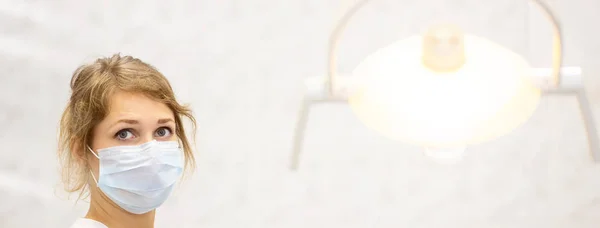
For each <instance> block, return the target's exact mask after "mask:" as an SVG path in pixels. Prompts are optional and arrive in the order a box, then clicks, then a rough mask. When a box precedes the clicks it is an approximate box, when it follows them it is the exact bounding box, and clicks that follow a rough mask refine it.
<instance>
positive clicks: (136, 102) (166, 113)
mask: <svg viewBox="0 0 600 228" xmlns="http://www.w3.org/2000/svg"><path fill="white" fill-rule="evenodd" d="M109 104H110V105H109V109H108V111H109V112H108V115H107V116H106V118H105V120H106V121H118V120H119V119H121V118H129V119H137V120H140V121H143V120H144V119H147V120H154V121H156V119H163V118H173V112H172V111H171V109H169V107H168V106H167V105H166V104H163V103H161V102H158V101H156V100H153V99H151V98H150V97H148V96H146V95H144V94H142V93H133V92H124V91H116V92H115V93H114V94H112V96H111V97H110V102H109Z"/></svg>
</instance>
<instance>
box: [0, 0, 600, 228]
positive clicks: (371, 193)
mask: <svg viewBox="0 0 600 228" xmlns="http://www.w3.org/2000/svg"><path fill="white" fill-rule="evenodd" d="M24 2H27V3H24ZM351 2H353V1H351V0H346V1H341V0H340V1H333V0H286V1H275V0H254V1H239V0H219V1H192V0H188V1H183V0H180V1H158V0H145V1H141V0H136V1H134V0H129V1H117V0H111V1H94V2H93V3H92V1H76V0H55V1H19V0H12V1H9V0H0V32H1V34H2V35H1V36H0V58H1V61H2V64H0V72H1V74H0V126H2V131H0V143H1V144H0V152H1V153H0V227H66V226H68V225H69V224H70V223H71V222H72V221H73V220H74V219H75V218H76V217H78V216H82V215H83V214H84V213H85V210H86V208H87V205H85V203H80V204H78V205H76V206H74V205H73V203H74V201H72V200H71V201H67V200H60V199H59V198H58V197H56V196H54V195H53V191H54V190H53V189H54V188H55V187H56V186H58V185H57V184H58V173H57V160H56V156H55V147H56V145H55V140H56V127H57V121H58V119H59V115H60V113H61V111H62V108H63V107H64V105H65V102H66V99H67V97H68V92H69V91H68V88H69V87H68V81H69V79H70V74H71V72H72V71H73V70H74V69H75V67H76V66H77V65H79V64H81V63H83V62H84V61H90V60H93V59H94V58H95V57H99V56H104V55H110V54H112V53H113V52H118V51H120V52H122V53H125V54H131V55H135V56H137V57H139V58H142V59H143V60H145V61H148V62H150V63H152V64H154V65H156V66H157V67H158V68H159V69H160V70H161V71H163V73H164V74H165V75H167V77H168V78H169V79H170V80H171V82H172V84H173V85H174V87H175V88H176V90H177V92H178V95H179V97H180V98H181V99H182V100H183V101H185V102H189V103H191V104H192V107H193V108H194V111H195V112H196V114H197V117H198V120H199V127H200V128H199V132H198V145H197V149H198V164H199V167H198V171H197V172H196V174H195V175H194V176H192V177H190V178H189V179H188V180H187V181H186V182H184V183H183V184H182V185H181V187H180V189H179V190H178V191H177V193H176V194H175V195H174V196H173V197H172V198H171V199H170V200H169V201H168V202H167V203H166V205H165V206H164V207H162V208H161V209H159V213H158V218H157V223H158V225H159V227H213V228H220V227H261V228H267V227H285V228H294V227H344V228H354V227H356V228H359V227H360V228H363V227H511V228H517V227H528V228H530V227H557V228H564V227H577V228H587V227H589V228H592V227H598V226H600V216H598V215H599V214H600V181H598V180H599V178H600V168H599V167H600V165H594V164H592V163H591V160H590V157H589V154H588V152H587V146H586V139H585V134H584V130H583V126H582V125H581V124H582V123H581V120H580V117H579V111H578V107H577V104H576V102H575V99H574V98H570V97H548V98H545V99H543V101H542V103H541V104H540V107H539V109H538V111H537V112H536V113H535V115H534V116H533V118H532V119H531V120H530V121H529V122H528V123H527V124H526V125H525V126H523V127H521V128H519V129H517V130H516V131H514V132H513V133H512V134H510V135H508V136H506V137H503V138H500V139H498V140H495V141H493V142H490V143H486V144H483V145H479V146H475V147H472V148H470V150H469V151H470V152H469V154H468V156H467V157H466V159H465V161H464V162H463V163H460V164H457V165H454V166H443V165H438V164H435V163H433V162H431V161H430V160H428V159H427V158H426V157H424V156H423V155H421V153H420V150H419V148H416V147H412V146H407V145H402V144H401V143H397V142H392V141H389V140H387V139H384V138H381V137H380V136H378V135H377V134H376V133H374V132H371V131H369V130H367V129H366V128H364V127H363V126H362V125H361V124H360V123H359V122H358V121H357V120H356V119H355V118H354V117H353V116H352V114H351V113H350V111H349V109H348V108H347V107H346V106H343V105H323V106H319V107H315V108H314V110H313V111H312V113H311V117H310V118H311V122H310V123H309V126H308V130H307V137H306V144H305V147H304V151H305V153H304V157H303V158H302V165H301V167H300V170H299V171H298V172H296V173H292V172H289V171H288V170H287V166H288V160H289V158H288V156H289V153H290V149H291V147H290V146H291V138H292V132H293V124H294V122H295V118H296V112H297V109H298V107H299V101H300V99H301V95H302V82H303V80H304V79H305V78H307V77H311V76H318V75H322V74H324V72H325V62H326V61H325V60H326V59H325V57H326V56H325V54H326V47H327V46H326V45H327V41H328V36H329V32H330V30H331V29H332V27H333V25H334V23H335V19H336V18H337V17H338V16H339V15H340V13H341V11H342V9H344V8H345V7H347V6H349V5H350V3H351ZM524 2H525V1H519V0H506V1H492V0H454V1H452V0H447V1H444V0H428V1H408V0H406V1H392V0H373V1H372V3H371V4H370V5H368V6H367V8H365V9H364V10H363V11H361V12H360V13H359V14H358V15H357V18H356V20H354V21H353V23H352V24H351V25H350V27H349V28H348V31H347V33H346V34H345V37H344V38H343V40H342V45H341V49H342V50H340V72H349V71H350V70H351V69H352V67H353V66H355V65H356V64H357V63H358V61H360V59H361V58H362V57H364V56H365V55H366V54H368V53H369V52H371V51H373V50H374V49H375V48H377V47H380V46H382V45H384V44H385V43H388V42H390V41H392V40H393V39H397V38H401V37H404V36H407V35H409V34H411V33H414V32H419V31H420V30H419V29H420V28H422V27H423V26H426V25H427V23H428V22H429V21H430V20H429V19H432V18H446V17H447V18H450V19H454V20H456V21H458V22H460V23H461V25H463V26H465V27H466V28H468V29H469V31H473V32H475V33H477V34H480V35H483V36H487V37H489V38H490V39H492V40H495V41H497V42H499V43H501V44H503V45H506V46H508V47H510V48H512V49H514V50H515V51H517V52H519V53H522V54H523V55H525V56H527V57H528V58H530V60H531V62H532V63H533V64H534V65H535V66H538V67H544V66H548V65H547V64H548V61H549V59H550V58H549V57H548V56H547V55H548V54H549V51H548V48H547V47H548V45H549V44H550V38H549V26H548V25H547V24H545V23H547V22H545V21H544V20H542V19H543V18H541V16H540V14H539V13H537V12H535V11H532V10H530V9H529V8H528V7H527V4H525V3H524ZM551 3H552V5H553V6H554V7H555V9H556V11H557V12H558V14H559V16H560V17H561V19H562V22H563V25H564V27H565V28H564V29H565V32H566V44H567V46H566V64H568V65H580V66H582V67H583V70H584V72H585V77H586V87H587V88H588V90H589V95H590V96H591V98H590V99H591V100H592V102H593V103H594V105H593V106H594V109H595V110H596V113H597V115H596V117H597V118H598V119H600V110H599V109H598V103H599V102H600V100H599V99H598V96H600V92H596V91H597V88H598V86H600V84H599V83H600V80H598V79H596V78H597V77H596V74H598V73H600V67H599V64H597V62H598V61H599V60H600V54H598V53H599V51H600V43H598V42H597V40H598V39H599V38H600V33H598V32H597V31H596V30H594V27H593V26H595V24H594V21H599V20H600V16H598V15H597V13H598V12H600V2H598V1H595V0H569V1H567V0H562V1H558V0H553V1H552V2H551ZM442 16H444V17H442ZM58 189H59V190H60V188H58ZM59 195H64V194H61V193H60V192H59Z"/></svg>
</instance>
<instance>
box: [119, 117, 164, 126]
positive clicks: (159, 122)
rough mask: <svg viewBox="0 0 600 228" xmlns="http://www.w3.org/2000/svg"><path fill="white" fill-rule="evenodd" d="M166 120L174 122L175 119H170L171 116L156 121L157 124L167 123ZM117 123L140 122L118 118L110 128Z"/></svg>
mask: <svg viewBox="0 0 600 228" xmlns="http://www.w3.org/2000/svg"><path fill="white" fill-rule="evenodd" d="M168 122H175V121H174V120H173V119H171V118H164V119H159V120H158V121H157V123H158V124H165V123H168ZM119 123H127V124H139V123H140V122H139V121H137V120H132V119H120V120H118V121H117V122H116V123H114V124H113V125H112V126H111V128H112V127H114V126H115V125H117V124H119Z"/></svg>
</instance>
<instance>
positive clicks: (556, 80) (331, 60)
mask: <svg viewBox="0 0 600 228" xmlns="http://www.w3.org/2000/svg"><path fill="white" fill-rule="evenodd" d="M370 1H371V0H359V1H358V2H357V3H356V4H354V5H353V6H352V7H351V8H350V9H349V10H348V11H347V12H346V13H345V14H344V15H343V16H342V17H341V18H340V20H339V22H338V23H337V25H336V27H335V28H334V29H333V32H332V34H331V36H330V38H329V50H328V54H327V56H328V64H327V73H328V81H327V84H328V92H329V94H330V95H332V96H333V95H334V93H335V89H336V86H337V77H338V75H337V55H336V53H337V50H338V46H339V39H340V37H341V35H342V33H343V32H344V30H345V29H346V26H347V25H348V23H349V22H350V19H352V17H353V16H354V15H355V14H356V12H358V10H360V9H361V8H362V7H363V6H365V4H367V3H368V2H370ZM530 2H531V3H533V4H535V5H536V6H537V7H538V8H539V9H540V10H541V11H542V12H544V15H546V18H548V20H549V21H550V22H551V23H552V27H553V31H554V36H553V40H552V80H551V83H552V85H554V86H558V85H560V83H561V75H560V70H561V67H562V64H563V55H562V50H563V44H562V43H563V41H562V40H563V37H562V28H561V25H560V22H559V21H558V17H557V16H556V14H555V13H554V12H552V10H551V9H550V6H549V5H548V4H547V3H546V1H545V0H530Z"/></svg>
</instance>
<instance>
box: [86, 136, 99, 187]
mask: <svg viewBox="0 0 600 228" xmlns="http://www.w3.org/2000/svg"><path fill="white" fill-rule="evenodd" d="M87 148H88V150H90V152H92V154H93V155H94V156H95V157H96V158H97V159H98V160H100V157H99V156H98V155H97V154H96V153H94V150H92V148H90V146H87ZM90 174H91V175H92V179H94V182H95V183H96V187H98V180H97V179H96V177H95V176H94V173H93V172H92V170H91V169H90Z"/></svg>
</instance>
